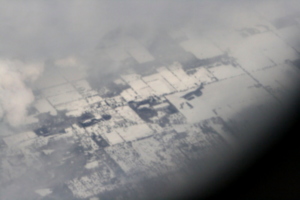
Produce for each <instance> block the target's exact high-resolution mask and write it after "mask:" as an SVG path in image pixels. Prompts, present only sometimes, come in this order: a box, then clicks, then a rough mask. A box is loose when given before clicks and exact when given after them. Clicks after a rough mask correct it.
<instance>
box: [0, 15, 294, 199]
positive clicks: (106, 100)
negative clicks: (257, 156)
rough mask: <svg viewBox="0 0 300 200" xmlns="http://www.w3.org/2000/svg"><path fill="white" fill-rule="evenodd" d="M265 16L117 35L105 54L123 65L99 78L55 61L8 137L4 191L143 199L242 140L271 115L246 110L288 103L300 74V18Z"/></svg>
mask: <svg viewBox="0 0 300 200" xmlns="http://www.w3.org/2000/svg"><path fill="white" fill-rule="evenodd" d="M258 12H259V11H258ZM260 12H261V13H264V12H263V11H260ZM262 16H264V15H263V14H262ZM264 17H265V16H264ZM264 17H262V18H261V17H253V19H251V20H250V19H249V24H247V27H235V29H234V30H228V31H224V32H222V33H219V32H215V33H209V34H198V33H197V32H194V31H192V30H187V29H183V30H177V31H172V32H162V33H160V34H158V35H157V39H155V38H154V39H153V40H152V41H151V42H147V41H143V40H140V39H139V38H138V37H137V38H135V37H131V36H124V35H122V34H121V35H118V34H116V35H117V36H114V37H112V38H110V39H105V41H106V42H105V43H103V44H102V43H101V44H100V45H99V48H98V49H97V50H95V51H96V52H97V53H99V55H100V54H101V55H102V56H103V57H105V58H106V59H108V60H111V61H112V62H116V63H119V65H120V69H118V70H117V72H114V73H113V74H109V73H103V74H101V73H100V75H99V78H98V79H99V80H98V79H97V80H96V81H95V80H94V81H91V80H90V78H89V76H90V74H89V72H87V71H86V70H84V69H82V68H80V67H75V68H74V67H70V68H68V67H65V68H47V69H46V71H45V72H44V74H43V77H41V78H40V79H39V80H38V81H37V84H36V88H35V95H36V99H37V100H36V102H35V104H34V105H33V106H32V108H31V110H30V115H29V116H28V118H27V119H26V121H24V125H23V128H22V130H26V131H22V132H19V133H18V134H14V135H4V136H1V138H0V149H1V151H0V154H1V155H2V158H3V159H1V161H0V168H1V171H0V172H1V174H0V186H1V189H0V193H1V190H2V188H3V193H4V194H5V190H12V189H14V188H18V190H19V191H20V192H21V193H22V192H24V193H25V192H26V194H27V195H28V194H30V195H31V199H57V198H58V197H60V198H62V197H63V199H90V200H97V199H101V200H102V199H134V198H137V199H138V198H141V197H143V196H144V195H146V196H147V195H149V194H148V193H149V191H148V189H147V188H149V187H153V188H154V190H155V191H156V192H163V190H164V189H165V188H166V187H167V185H168V184H170V183H172V182H174V181H177V179H178V180H179V179H180V180H181V177H180V176H181V175H182V176H183V177H184V176H185V175H186V174H189V171H188V170H186V169H188V166H189V163H190V162H192V161H193V160H197V161H198V163H199V165H201V162H202V161H203V162H205V158H206V157H207V156H209V153H210V152H211V151H212V150H215V149H222V148H230V147H233V146H238V145H239V142H238V141H239V140H238V139H239V137H241V136H242V135H243V134H245V133H248V132H247V131H245V130H248V129H249V128H251V127H253V126H256V125H255V124H257V123H259V120H261V119H260V118H259V117H257V118H255V119H256V120H253V121H247V119H246V118H245V117H244V115H243V112H241V111H243V110H247V111H248V110H249V112H250V115H253V116H265V115H266V114H267V113H270V112H272V109H273V108H277V107H282V108H284V106H286V105H287V104H288V103H289V98H290V97H291V96H292V95H293V94H294V92H295V90H294V88H295V85H297V84H298V81H299V80H300V79H299V78H300V65H299V63H300V60H299V58H300V57H299V53H300V45H299V43H295V42H293V41H295V38H294V37H297V38H298V39H299V33H300V23H299V22H300V20H299V19H300V17H299V15H291V16H275V15H274V16H273V18H270V16H268V17H265V18H264ZM250 22H251V23H252V24H251V23H250ZM108 35H109V34H108ZM293 39H294V40H293ZM121 41H122V42H121ZM296 41H298V40H296ZM97 67H98V68H101V67H103V66H100V67H99V66H95V68H97ZM104 67H105V66H104ZM91 68H93V67H91ZM96 72H97V70H96ZM95 76H97V74H95ZM274 115H276V114H274ZM37 176H38V177H39V178H38V179H30V177H37ZM24 180H26V182H24ZM28 180H30V184H29V183H28ZM20 185H22V188H21V189H20ZM27 185H28V188H27ZM134 191H138V192H134ZM121 197H122V198H121Z"/></svg>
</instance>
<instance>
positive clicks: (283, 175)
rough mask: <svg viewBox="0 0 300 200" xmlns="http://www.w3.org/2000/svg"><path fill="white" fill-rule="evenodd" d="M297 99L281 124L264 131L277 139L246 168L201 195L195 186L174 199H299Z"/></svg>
mask: <svg viewBox="0 0 300 200" xmlns="http://www.w3.org/2000/svg"><path fill="white" fill-rule="evenodd" d="M299 99H300V95H298V96H297V98H295V101H294V104H293V105H292V106H291V109H290V110H289V111H288V114H287V115H286V118H285V119H281V120H282V123H280V124H279V125H278V124H277V125H275V126H274V128H270V129H269V130H268V131H269V132H270V133H271V134H270V135H279V138H278V139H277V140H275V141H274V142H272V143H271V144H270V145H269V146H268V147H267V148H266V149H265V150H263V151H261V152H260V153H258V154H257V155H255V156H254V157H253V159H252V160H251V159H250V161H247V162H250V163H249V165H247V166H246V167H239V169H237V172H234V173H232V176H229V177H227V178H225V180H222V179H221V182H222V183H220V184H219V185H218V184H217V185H216V186H214V185H210V188H209V191H206V194H204V195H203V193H202V192H201V193H198V190H197V186H195V187H194V189H193V190H191V191H187V192H186V193H185V194H182V196H181V195H180V197H179V196H178V198H177V199H205V200H206V199H207V200H210V199H300V148H299V142H300V140H299V139H298V138H300V137H299V135H300V104H299V103H298V102H300V101H299ZM266 134H267V135H268V134H269V133H266ZM245 157H246V156H245ZM244 159H247V158H239V161H242V160H244ZM220 178H222V177H220Z"/></svg>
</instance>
